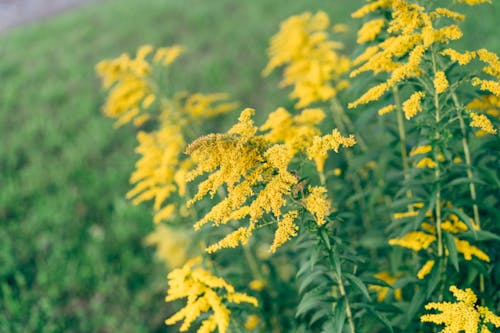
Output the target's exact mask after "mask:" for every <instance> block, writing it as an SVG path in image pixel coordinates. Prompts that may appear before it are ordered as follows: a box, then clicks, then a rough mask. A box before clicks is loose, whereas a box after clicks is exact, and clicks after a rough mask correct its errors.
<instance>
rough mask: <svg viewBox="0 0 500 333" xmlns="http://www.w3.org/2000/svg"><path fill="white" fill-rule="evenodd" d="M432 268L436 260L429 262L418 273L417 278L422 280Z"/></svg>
mask: <svg viewBox="0 0 500 333" xmlns="http://www.w3.org/2000/svg"><path fill="white" fill-rule="evenodd" d="M432 267H434V260H428V261H427V262H426V263H425V264H424V265H423V266H422V268H420V270H419V271H418V273H417V278H418V279H420V280H422V279H423V278H424V277H426V276H427V274H429V273H430V272H431V271H432Z"/></svg>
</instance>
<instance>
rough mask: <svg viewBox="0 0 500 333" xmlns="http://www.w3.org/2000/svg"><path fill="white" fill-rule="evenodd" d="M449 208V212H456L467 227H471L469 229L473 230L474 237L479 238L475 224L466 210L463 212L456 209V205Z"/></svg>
mask: <svg viewBox="0 0 500 333" xmlns="http://www.w3.org/2000/svg"><path fill="white" fill-rule="evenodd" d="M447 210H448V211H449V212H452V213H454V214H456V215H457V216H458V218H459V219H460V220H461V221H462V222H463V223H465V224H466V225H467V227H468V228H469V231H472V233H473V234H474V238H475V239H477V231H476V230H475V229H474V226H473V225H472V223H471V221H472V218H471V217H469V216H467V214H465V213H464V212H462V211H461V210H459V209H456V208H455V207H451V208H448V209H447Z"/></svg>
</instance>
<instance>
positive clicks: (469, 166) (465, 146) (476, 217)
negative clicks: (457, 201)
mask: <svg viewBox="0 0 500 333" xmlns="http://www.w3.org/2000/svg"><path fill="white" fill-rule="evenodd" d="M451 97H452V99H453V103H454V105H455V108H456V109H457V115H458V120H459V122H460V130H461V131H462V147H463V150H464V157H465V165H466V166H467V178H468V179H469V192H470V197H471V199H472V202H473V204H472V210H473V213H474V221H475V222H476V224H477V226H478V228H481V220H480V216H479V207H478V205H477V203H476V202H477V194H476V184H475V183H474V182H473V179H472V178H473V177H474V174H473V173H472V162H471V156H470V149H469V142H468V141H467V129H466V127H465V122H464V118H463V116H462V111H461V107H460V103H459V102H458V98H457V95H456V94H455V92H453V93H452V94H451ZM479 291H480V292H481V294H482V293H484V291H485V282H484V275H483V274H480V275H479ZM481 302H482V303H484V300H483V299H481Z"/></svg>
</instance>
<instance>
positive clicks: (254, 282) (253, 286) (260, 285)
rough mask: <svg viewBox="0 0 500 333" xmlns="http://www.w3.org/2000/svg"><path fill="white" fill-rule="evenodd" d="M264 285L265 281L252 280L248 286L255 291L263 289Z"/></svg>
mask: <svg viewBox="0 0 500 333" xmlns="http://www.w3.org/2000/svg"><path fill="white" fill-rule="evenodd" d="M265 286H266V281H264V280H252V281H250V284H249V285H248V288H250V289H252V290H255V291H261V290H262V289H264V287H265Z"/></svg>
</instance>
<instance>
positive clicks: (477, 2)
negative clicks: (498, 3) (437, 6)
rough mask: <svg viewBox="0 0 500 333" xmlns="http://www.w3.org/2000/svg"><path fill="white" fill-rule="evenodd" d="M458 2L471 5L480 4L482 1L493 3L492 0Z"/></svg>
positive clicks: (464, 0)
mask: <svg viewBox="0 0 500 333" xmlns="http://www.w3.org/2000/svg"><path fill="white" fill-rule="evenodd" d="M458 2H462V3H466V4H468V5H470V6H474V5H478V4H481V3H491V0H458Z"/></svg>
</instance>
